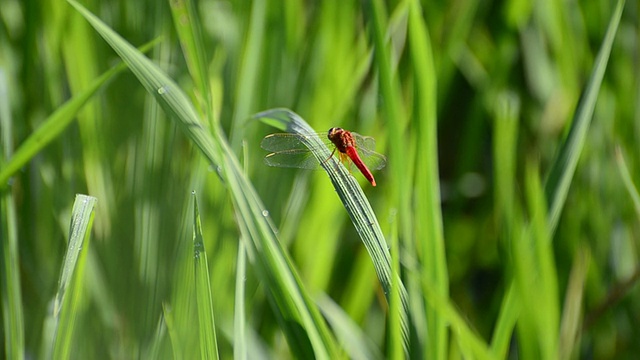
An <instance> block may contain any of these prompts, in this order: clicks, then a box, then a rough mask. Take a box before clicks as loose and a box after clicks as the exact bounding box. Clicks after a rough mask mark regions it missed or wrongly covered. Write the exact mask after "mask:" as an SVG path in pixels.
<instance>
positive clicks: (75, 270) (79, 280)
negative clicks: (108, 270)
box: [52, 195, 97, 359]
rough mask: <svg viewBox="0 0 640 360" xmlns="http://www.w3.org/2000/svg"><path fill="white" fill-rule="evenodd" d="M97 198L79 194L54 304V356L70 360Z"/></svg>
mask: <svg viewBox="0 0 640 360" xmlns="http://www.w3.org/2000/svg"><path fill="white" fill-rule="evenodd" d="M96 201H97V199H96V198H94V197H91V196H87V195H77V196H76V200H75V202H74V204H73V210H72V213H71V224H70V230H69V243H68V244H67V252H66V254H65V256H64V261H63V264H62V272H61V274H60V281H59V283H58V292H57V294H56V298H55V302H54V305H53V319H54V322H55V324H56V325H55V332H54V338H53V343H52V344H53V358H54V359H69V358H70V356H71V350H72V347H73V346H72V338H73V329H74V323H75V318H76V316H77V315H78V305H79V302H80V298H81V297H82V295H83V293H82V285H83V279H84V270H85V259H86V254H87V252H88V248H89V239H90V235H91V225H92V223H93V217H94V207H95V205H96ZM83 249H84V251H82V252H81V250H83Z"/></svg>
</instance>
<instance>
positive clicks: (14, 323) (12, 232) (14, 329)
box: [0, 70, 25, 359]
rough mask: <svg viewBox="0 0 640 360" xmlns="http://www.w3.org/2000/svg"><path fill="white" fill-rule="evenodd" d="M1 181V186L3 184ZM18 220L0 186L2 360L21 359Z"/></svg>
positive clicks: (3, 102) (0, 116)
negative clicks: (5, 359)
mask: <svg viewBox="0 0 640 360" xmlns="http://www.w3.org/2000/svg"><path fill="white" fill-rule="evenodd" d="M10 109H11V107H10V106H9V92H8V90H7V77H6V75H5V73H4V71H2V70H0V134H1V135H0V136H1V137H0V168H4V167H5V162H6V160H7V159H9V158H10V157H11V155H12V152H13V141H12V136H13V130H12V124H13V122H12V119H11V112H10V111H9V110H10ZM4 183H5V181H3V182H2V183H1V184H4ZM17 221H18V219H17V216H16V208H15V203H14V202H13V194H12V192H11V191H10V190H3V189H2V186H1V185H0V241H2V245H0V246H2V257H0V262H1V263H2V264H1V265H0V266H1V267H0V268H1V269H2V271H3V272H2V274H1V275H0V284H1V286H2V288H1V289H2V309H3V313H4V316H3V328H4V343H5V349H4V353H5V357H6V358H7V359H24V358H25V356H24V349H25V344H24V309H23V307H22V287H21V285H20V252H19V250H18V225H17V224H18V223H17Z"/></svg>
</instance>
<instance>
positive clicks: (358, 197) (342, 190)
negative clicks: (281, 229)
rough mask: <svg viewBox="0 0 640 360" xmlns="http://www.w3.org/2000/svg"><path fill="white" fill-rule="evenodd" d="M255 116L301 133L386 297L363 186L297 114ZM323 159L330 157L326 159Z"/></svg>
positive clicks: (388, 275)
mask: <svg viewBox="0 0 640 360" xmlns="http://www.w3.org/2000/svg"><path fill="white" fill-rule="evenodd" d="M254 117H255V118H256V119H259V120H260V121H262V122H264V123H265V124H267V125H271V126H273V127H275V128H277V129H280V130H281V131H286V132H290V133H293V134H300V135H305V136H300V140H301V142H302V143H303V144H305V145H306V146H307V147H308V148H309V149H310V150H311V151H312V152H313V155H314V156H315V158H316V160H317V161H318V162H319V163H320V166H322V168H323V169H324V170H325V171H326V172H327V174H328V175H329V178H330V179H331V182H332V183H333V187H334V188H335V189H336V192H337V193H338V196H339V197H340V200H341V201H342V203H343V204H344V207H345V209H346V210H347V213H348V214H349V217H350V218H351V221H352V222H353V225H354V226H355V228H356V231H357V232H358V235H360V238H361V239H362V242H363V243H364V246H365V247H366V249H367V251H368V252H369V256H371V259H372V260H373V266H374V268H375V270H376V274H377V275H378V279H379V280H380V283H381V284H382V288H383V289H384V293H385V297H386V298H387V301H389V296H390V294H391V285H392V281H391V279H392V271H391V255H390V254H389V249H388V247H387V242H386V241H385V239H384V236H383V235H382V230H381V229H380V224H378V219H377V218H376V216H375V214H374V212H373V209H372V208H371V205H370V204H369V201H368V200H367V198H366V197H365V195H364V193H363V192H362V188H360V185H358V183H357V182H356V180H355V179H354V177H353V176H351V174H350V173H349V171H348V170H347V169H346V168H345V167H344V166H343V165H342V164H341V163H340V162H339V161H338V160H336V159H335V158H333V157H331V158H329V157H330V156H331V151H330V150H329V148H327V146H326V145H325V144H324V142H323V141H322V140H321V139H320V138H319V137H318V136H317V135H316V134H315V131H314V130H313V129H312V128H311V127H310V126H309V124H307V123H306V122H305V121H304V120H303V119H302V118H301V117H300V116H298V115H297V114H296V113H294V112H293V111H291V110H288V109H272V110H267V111H264V112H261V113H259V114H256V115H254ZM326 159H329V160H327V161H325V160H326ZM398 284H399V285H400V289H399V290H400V300H401V303H402V307H401V309H402V310H401V311H402V313H401V316H400V320H401V321H400V322H401V328H402V336H403V340H404V346H405V351H407V350H408V349H409V320H408V319H409V318H408V314H409V312H408V303H407V292H406V290H405V287H404V285H403V284H402V282H401V281H400V279H398Z"/></svg>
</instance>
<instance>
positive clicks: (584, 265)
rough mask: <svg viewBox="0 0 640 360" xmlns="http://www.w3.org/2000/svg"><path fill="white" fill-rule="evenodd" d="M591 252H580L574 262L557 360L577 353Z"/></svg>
mask: <svg viewBox="0 0 640 360" xmlns="http://www.w3.org/2000/svg"><path fill="white" fill-rule="evenodd" d="M590 258H591V255H590V252H589V251H588V249H587V248H586V247H585V248H583V249H582V250H580V251H579V252H578V253H577V255H576V258H575V260H574V263H573V266H572V268H571V274H569V284H568V285H567V294H566V296H565V300H564V312H563V313H562V321H561V323H560V339H559V347H558V356H557V359H560V360H565V359H567V360H568V359H571V358H572V354H574V353H576V341H577V340H578V334H579V331H580V324H581V323H582V321H581V320H582V307H583V305H582V302H583V298H584V290H585V281H586V279H587V271H588V269H589V262H590Z"/></svg>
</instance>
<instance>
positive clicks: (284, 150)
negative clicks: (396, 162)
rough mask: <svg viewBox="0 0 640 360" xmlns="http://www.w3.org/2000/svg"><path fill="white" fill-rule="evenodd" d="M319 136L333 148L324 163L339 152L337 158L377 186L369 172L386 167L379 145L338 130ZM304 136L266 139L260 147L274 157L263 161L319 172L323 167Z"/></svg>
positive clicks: (291, 135)
mask: <svg viewBox="0 0 640 360" xmlns="http://www.w3.org/2000/svg"><path fill="white" fill-rule="evenodd" d="M317 135H318V136H320V138H323V137H324V136H325V135H326V137H327V139H328V140H325V142H326V143H327V144H329V143H332V145H331V146H333V148H334V149H333V152H332V153H331V156H329V157H328V158H327V159H326V160H325V161H328V160H329V159H331V157H333V154H335V152H336V150H338V155H339V156H340V160H341V161H342V162H343V163H344V162H345V161H347V162H348V161H349V160H347V159H351V162H353V163H354V164H355V165H356V167H357V168H358V169H359V170H360V172H362V175H364V177H365V178H366V179H367V180H369V182H370V183H371V185H373V186H376V180H375V179H374V178H373V174H371V171H370V170H369V169H371V170H379V169H382V168H383V167H384V166H385V165H386V164H387V158H385V157H384V156H383V155H380V154H378V153H377V152H375V151H374V149H375V147H376V141H375V140H374V139H373V138H372V137H369V136H362V135H360V134H358V133H353V132H350V131H347V130H344V129H341V128H338V127H334V128H331V129H329V132H327V133H318V134H317ZM301 136H304V134H290V133H283V134H271V135H267V136H266V137H265V138H264V139H263V140H262V143H261V144H260V146H261V147H262V148H263V149H265V150H267V151H272V153H271V154H268V155H267V156H266V157H265V158H264V162H265V163H266V164H267V165H269V166H277V167H292V168H300V169H317V168H318V167H319V166H320V163H319V162H318V160H316V158H315V157H314V156H313V154H312V153H311V149H309V148H307V146H305V145H304V144H303V143H302V142H301V141H300V137H301Z"/></svg>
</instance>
